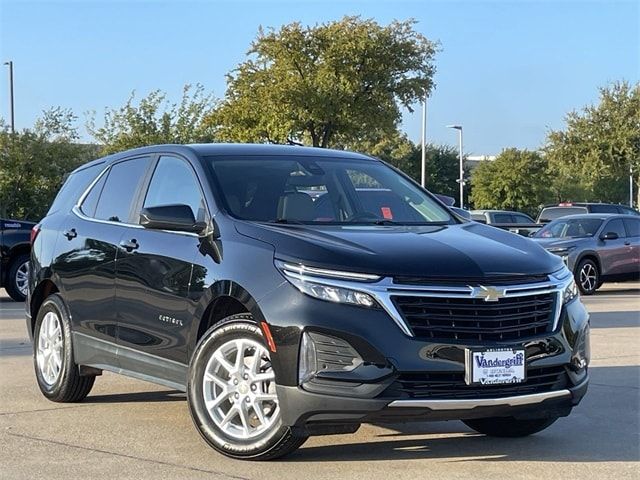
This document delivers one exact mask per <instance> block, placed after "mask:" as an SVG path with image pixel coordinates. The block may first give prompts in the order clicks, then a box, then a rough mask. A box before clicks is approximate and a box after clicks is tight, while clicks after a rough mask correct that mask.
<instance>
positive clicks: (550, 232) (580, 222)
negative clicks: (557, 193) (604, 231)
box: [535, 218, 602, 238]
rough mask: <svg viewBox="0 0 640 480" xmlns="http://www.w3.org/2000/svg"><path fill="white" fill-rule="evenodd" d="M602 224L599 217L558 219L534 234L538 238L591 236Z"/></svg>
mask: <svg viewBox="0 0 640 480" xmlns="http://www.w3.org/2000/svg"><path fill="white" fill-rule="evenodd" d="M600 225H602V220H601V219H599V218H571V219H560V220H556V221H554V222H551V223H549V224H548V225H546V226H545V227H544V228H542V229H540V230H538V232H537V233H536V234H535V236H536V237H538V238H580V237H593V236H594V235H595V234H596V232H597V231H598V229H599V228H600Z"/></svg>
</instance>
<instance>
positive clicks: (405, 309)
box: [392, 293, 556, 341]
mask: <svg viewBox="0 0 640 480" xmlns="http://www.w3.org/2000/svg"><path fill="white" fill-rule="evenodd" d="M392 300H393V302H394V304H395V305H396V308H397V309H398V311H399V312H400V313H401V314H402V317H403V318H404V320H405V322H406V323H407V325H409V327H410V328H411V330H412V331H413V334H414V335H415V336H416V337H417V338H424V339H432V338H433V339H453V340H471V341H486V340H494V341H498V340H517V339H521V338H527V337H532V336H536V335H541V334H544V333H546V332H548V331H549V330H550V329H551V325H552V323H553V316H554V311H555V303H556V295H554V294H553V293H544V294H537V295H528V296H525V297H506V298H501V299H499V300H498V301H497V302H485V301H484V300H483V299H480V298H444V297H414V296H393V297H392Z"/></svg>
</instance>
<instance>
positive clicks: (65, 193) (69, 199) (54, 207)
mask: <svg viewBox="0 0 640 480" xmlns="http://www.w3.org/2000/svg"><path fill="white" fill-rule="evenodd" d="M103 168H104V165H103V164H102V163H98V164H96V165H91V166H90V167H87V168H83V169H82V170H77V171H75V172H73V173H72V174H71V175H69V178H67V181H66V182H64V185H62V188H61V189H60V191H59V192H58V195H57V196H56V199H55V200H54V201H53V203H52V204H51V208H49V212H48V213H47V215H51V214H52V213H54V212H57V211H59V210H62V211H69V210H71V209H72V208H73V206H74V205H75V203H76V202H77V201H78V200H79V198H80V196H81V195H82V194H83V193H84V191H85V190H86V189H87V187H88V186H89V184H90V183H91V182H92V181H93V180H94V179H95V178H96V177H97V176H98V174H99V173H100V172H101V171H102V169H103Z"/></svg>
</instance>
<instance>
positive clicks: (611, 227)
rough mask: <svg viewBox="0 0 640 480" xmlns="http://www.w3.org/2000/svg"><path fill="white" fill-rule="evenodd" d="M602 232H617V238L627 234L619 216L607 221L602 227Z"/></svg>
mask: <svg viewBox="0 0 640 480" xmlns="http://www.w3.org/2000/svg"><path fill="white" fill-rule="evenodd" d="M602 232H603V233H609V232H613V233H617V234H618V237H619V238H624V237H626V236H627V232H626V230H625V229H624V223H622V219H621V218H616V219H615V220H611V221H610V222H609V223H607V224H606V225H605V227H604V230H602Z"/></svg>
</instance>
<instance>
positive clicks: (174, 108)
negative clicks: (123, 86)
mask: <svg viewBox="0 0 640 480" xmlns="http://www.w3.org/2000/svg"><path fill="white" fill-rule="evenodd" d="M134 100H135V94H134V93H132V94H131V96H130V97H129V99H128V100H127V102H126V103H125V104H124V106H122V107H120V108H107V109H106V112H105V115H104V120H103V123H102V126H99V127H98V126H96V122H95V115H94V118H92V119H91V120H90V121H89V123H88V125H87V130H88V131H89V133H90V134H91V135H92V136H93V137H94V138H95V139H96V140H97V142H98V143H99V144H101V145H102V146H103V153H105V154H107V153H114V152H119V151H122V150H127V149H129V148H135V147H142V146H145V145H154V144H161V143H196V142H211V141H212V140H213V139H214V136H215V135H214V134H215V131H214V129H213V128H212V126H211V125H210V124H209V123H207V122H204V119H205V118H207V117H208V116H210V115H211V113H212V112H213V110H214V108H215V106H216V101H215V99H214V98H213V97H212V96H211V95H206V94H205V93H204V88H203V87H202V86H201V85H196V87H195V88H192V87H191V86H190V85H186V86H185V87H184V90H183V93H182V100H181V101H180V103H179V104H175V103H169V102H168V101H167V96H166V94H165V93H163V92H161V91H160V90H155V91H153V92H151V93H150V94H149V95H147V96H146V97H144V98H142V99H141V100H140V101H139V102H138V103H137V104H135V103H134Z"/></svg>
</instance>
